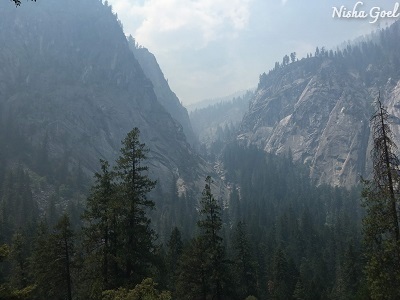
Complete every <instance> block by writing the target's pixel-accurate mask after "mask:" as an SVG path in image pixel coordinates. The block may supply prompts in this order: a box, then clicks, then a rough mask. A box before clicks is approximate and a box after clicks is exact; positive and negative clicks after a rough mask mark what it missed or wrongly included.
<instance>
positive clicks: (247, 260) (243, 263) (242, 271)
mask: <svg viewBox="0 0 400 300" xmlns="http://www.w3.org/2000/svg"><path fill="white" fill-rule="evenodd" d="M233 248H234V250H235V255H234V268H235V274H236V277H237V280H238V282H237V286H236V291H237V295H238V296H240V298H241V299H244V298H245V297H246V296H249V295H256V292H257V288H256V271H255V261H254V259H253V257H252V254H251V249H250V242H249V240H248V234H247V229H246V224H245V223H243V222H239V223H238V224H237V226H236V230H235V235H234V239H233Z"/></svg>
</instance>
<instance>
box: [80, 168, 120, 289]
mask: <svg viewBox="0 0 400 300" xmlns="http://www.w3.org/2000/svg"><path fill="white" fill-rule="evenodd" d="M100 163H101V173H96V174H95V183H94V186H93V187H92V190H91V193H90V195H89V197H88V199H87V205H86V210H85V211H84V213H83V216H82V218H83V220H84V221H85V222H86V223H85V226H84V228H83V233H84V245H85V248H86V251H87V257H86V261H85V264H86V270H87V272H88V273H92V276H90V277H91V278H94V279H95V280H94V281H97V284H98V285H100V286H101V288H100V290H99V291H97V292H98V293H99V292H101V290H105V289H111V288H115V287H116V282H117V278H118V273H119V272H118V266H117V260H116V257H117V250H118V230H119V228H118V226H117V225H118V220H119V212H120V210H121V208H120V207H119V203H118V202H117V201H116V200H117V199H116V187H115V183H114V182H113V180H114V173H113V172H110V170H109V163H108V162H107V161H104V160H100ZM92 284H94V283H92ZM93 292H94V291H93Z"/></svg>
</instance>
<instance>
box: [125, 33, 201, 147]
mask: <svg viewBox="0 0 400 300" xmlns="http://www.w3.org/2000/svg"><path fill="white" fill-rule="evenodd" d="M128 42H129V47H130V49H131V50H132V52H133V53H134V55H135V58H136V59H137V60H138V62H139V64H140V66H141V67H142V69H143V71H144V73H145V75H146V77H147V78H149V79H150V81H151V83H152V84H153V89H154V93H155V94H156V96H157V100H158V102H160V103H161V104H162V106H164V108H165V109H166V110H167V112H169V113H170V115H171V116H172V117H173V118H174V119H175V120H176V121H178V123H179V124H181V125H182V127H183V132H184V133H185V136H186V138H187V141H188V142H189V143H190V144H191V145H192V146H194V145H196V144H197V140H196V138H195V135H194V132H193V129H192V125H191V123H190V120H189V115H188V112H187V110H186V108H185V107H183V106H182V104H181V102H180V101H179V99H178V97H177V96H176V95H175V93H174V92H173V91H172V90H171V88H170V87H169V85H168V82H167V80H166V79H165V77H164V74H163V72H162V71H161V69H160V66H159V65H158V63H157V60H156V58H155V56H154V55H153V54H152V53H151V52H150V51H149V50H148V49H146V48H144V47H142V46H138V45H137V44H136V43H135V39H134V38H133V37H132V36H130V37H129V38H128Z"/></svg>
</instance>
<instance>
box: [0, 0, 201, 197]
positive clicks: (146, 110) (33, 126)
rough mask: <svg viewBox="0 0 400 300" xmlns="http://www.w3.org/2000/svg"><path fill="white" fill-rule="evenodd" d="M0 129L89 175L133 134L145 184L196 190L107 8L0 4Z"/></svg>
mask: <svg viewBox="0 0 400 300" xmlns="http://www.w3.org/2000/svg"><path fill="white" fill-rule="evenodd" d="M0 16H1V17H0V45H1V46H0V65H1V66H2V67H1V70H0V116H1V119H0V121H1V122H2V124H3V125H2V126H8V125H10V124H12V125H13V126H14V127H16V128H18V129H19V131H20V132H21V133H22V135H23V136H24V137H25V138H26V139H27V140H29V141H30V143H32V144H33V145H34V146H38V145H40V144H41V143H43V141H44V140H45V139H46V141H47V142H48V148H49V152H50V155H51V156H53V157H65V156H67V157H68V158H69V159H70V161H71V163H78V162H79V163H80V165H81V166H82V168H83V169H84V170H86V171H87V172H94V171H96V170H98V168H99V159H100V158H102V159H107V160H110V161H111V162H112V161H114V160H115V158H116V157H117V155H118V154H119V149H120V148H121V140H122V139H123V138H124V137H125V135H126V133H127V132H128V131H130V130H131V129H132V128H133V127H138V128H139V129H140V131H141V141H142V142H144V143H146V146H147V147H148V148H150V149H151V151H150V153H149V165H150V176H151V177H152V178H154V179H158V180H159V183H160V188H161V189H162V190H167V189H170V187H171V185H172V182H171V181H172V180H173V179H174V178H175V179H176V178H181V180H184V181H185V182H194V181H196V180H200V181H201V182H202V181H203V175H200V174H203V173H204V170H203V171H201V170H200V169H201V168H203V166H202V164H203V163H202V162H201V161H200V160H199V159H198V158H197V156H196V155H194V154H193V152H192V150H191V147H190V146H189V144H188V142H187V140H186V137H185V134H184V131H183V129H182V126H181V124H179V123H178V122H177V121H176V120H175V119H174V118H172V117H171V115H170V113H168V112H167V111H166V109H165V108H164V107H163V105H161V104H160V103H159V102H158V100H157V95H156V93H155V91H154V89H153V84H152V83H151V81H150V80H149V79H148V78H147V77H146V76H145V73H144V72H143V70H142V68H141V66H140V64H139V63H138V61H137V60H136V58H135V56H134V54H133V53H132V51H131V50H130V49H129V46H128V42H127V40H126V38H125V35H124V33H123V31H122V28H121V25H120V23H119V22H118V20H117V19H116V17H115V16H114V15H113V14H112V12H111V7H109V6H107V5H103V4H102V3H101V1H98V0H87V1H78V0H69V1H62V2H60V1H50V0H49V1H41V2H40V3H39V2H37V3H30V2H29V3H26V4H24V5H23V6H21V7H19V8H18V9H16V8H15V7H14V6H13V5H10V3H8V2H7V1H4V3H1V4H0Z"/></svg>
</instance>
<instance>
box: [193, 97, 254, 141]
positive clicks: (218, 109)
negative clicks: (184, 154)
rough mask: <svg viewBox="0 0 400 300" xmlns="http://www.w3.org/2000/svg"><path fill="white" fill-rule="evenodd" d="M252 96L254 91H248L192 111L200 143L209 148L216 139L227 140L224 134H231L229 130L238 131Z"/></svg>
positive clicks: (194, 126) (194, 127)
mask: <svg viewBox="0 0 400 300" xmlns="http://www.w3.org/2000/svg"><path fill="white" fill-rule="evenodd" d="M252 96H253V92H251V91H247V92H246V93H245V94H243V95H242V96H239V97H233V98H232V99H231V100H230V101H221V102H219V103H216V104H210V105H209V106H207V107H204V108H196V109H195V110H193V111H191V112H190V121H191V123H192V126H193V129H194V131H195V133H196V136H197V137H198V139H199V141H200V143H202V144H205V146H206V147H207V148H209V147H210V146H211V144H212V143H214V142H215V141H216V140H225V137H224V135H225V136H226V137H228V136H230V135H231V133H230V132H229V131H232V133H233V132H236V129H237V126H238V125H239V124H240V123H241V121H242V118H243V115H244V114H245V112H246V111H247V110H248V107H249V100H250V98H251V97H252Z"/></svg>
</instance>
